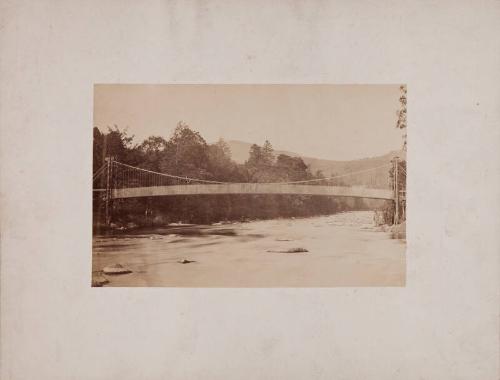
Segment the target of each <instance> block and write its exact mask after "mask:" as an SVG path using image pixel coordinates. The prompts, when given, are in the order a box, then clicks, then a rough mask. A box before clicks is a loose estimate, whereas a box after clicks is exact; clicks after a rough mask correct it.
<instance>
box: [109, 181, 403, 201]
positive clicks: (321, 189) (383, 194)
mask: <svg viewBox="0 0 500 380" xmlns="http://www.w3.org/2000/svg"><path fill="white" fill-rule="evenodd" d="M205 194H296V195H325V196H337V197H355V198H370V199H389V200H391V199H393V193H392V191H391V190H385V189H371V188H365V187H347V186H319V185H317V186H316V185H293V184H273V183H227V184H226V183H225V184H203V185H201V184H195V185H172V186H151V187H130V188H124V189H113V194H112V196H113V198H115V199H116V198H136V197H155V196H169V195H205Z"/></svg>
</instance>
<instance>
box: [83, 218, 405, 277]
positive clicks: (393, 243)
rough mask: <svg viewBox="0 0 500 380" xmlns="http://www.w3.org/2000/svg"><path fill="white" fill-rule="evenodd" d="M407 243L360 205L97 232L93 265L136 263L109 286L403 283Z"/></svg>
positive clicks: (94, 269)
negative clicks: (317, 213) (307, 214)
mask: <svg viewBox="0 0 500 380" xmlns="http://www.w3.org/2000/svg"><path fill="white" fill-rule="evenodd" d="M295 248H303V249H305V250H307V252H300V251H299V252H293V253H284V252H286V251H288V250H292V251H293V249H295ZM405 249H406V248H405V244H404V242H402V241H401V240H398V239H391V233H390V232H389V231H386V232H384V231H382V230H381V228H379V227H375V226H374V224H373V213H372V212H368V211H359V212H345V213H340V214H335V215H331V216H322V217H312V218H302V219H278V220H264V221H253V222H247V223H230V224H220V225H218V224H217V225H210V226H193V225H191V226H169V227H167V228H163V229H154V230H149V231H146V230H141V231H134V232H133V233H121V234H118V235H112V236H96V237H95V238H94V240H93V263H92V267H93V271H94V273H96V274H97V273H99V271H101V270H102V268H104V267H106V266H108V265H112V264H115V263H120V264H122V265H124V266H126V267H127V268H130V269H131V270H132V273H130V274H124V275H115V276H106V279H108V280H109V283H108V284H107V285H105V286H182V287H328V286H404V283H405V266H406V262H405ZM183 260H187V261H189V263H184V264H183V263H182V261H183Z"/></svg>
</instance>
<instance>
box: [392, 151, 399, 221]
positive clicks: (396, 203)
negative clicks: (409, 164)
mask: <svg viewBox="0 0 500 380" xmlns="http://www.w3.org/2000/svg"><path fill="white" fill-rule="evenodd" d="M393 162H394V224H399V183H398V181H399V178H398V172H399V157H398V156H396V157H394V160H393Z"/></svg>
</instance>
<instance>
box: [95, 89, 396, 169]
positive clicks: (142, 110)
mask: <svg viewBox="0 0 500 380" xmlns="http://www.w3.org/2000/svg"><path fill="white" fill-rule="evenodd" d="M399 96H400V94H399V85H124V84H120V85H107V84H102V85H101V84H99V85H95V87H94V126H97V127H99V128H100V129H101V130H102V131H105V130H106V129H107V126H113V125H115V124H116V125H118V127H119V128H120V129H124V128H127V131H128V134H129V135H135V139H134V142H136V143H140V142H141V141H142V140H144V139H145V138H147V137H148V136H151V135H159V136H162V137H164V138H166V139H168V138H169V137H170V136H171V134H172V132H173V130H174V128H175V126H176V125H177V123H178V122H179V121H180V120H183V121H184V122H186V123H187V124H188V125H189V126H190V127H191V128H192V129H194V130H196V131H198V132H200V133H201V135H202V136H203V137H204V138H205V140H206V141H207V142H209V143H210V142H215V141H217V140H218V139H219V138H221V137H222V138H224V139H225V140H241V141H245V142H249V143H257V144H259V145H261V144H262V143H264V141H265V140H266V139H268V140H269V141H271V143H272V145H273V147H274V148H275V149H279V150H287V151H292V152H295V153H299V154H303V155H304V156H309V157H317V158H325V159H332V160H350V159H356V158H364V157H373V156H378V155H383V154H385V153H388V152H389V151H392V150H399V149H401V147H402V135H401V131H399V130H397V129H396V127H395V126H396V120H397V116H396V111H397V110H398V109H399V100H398V99H399Z"/></svg>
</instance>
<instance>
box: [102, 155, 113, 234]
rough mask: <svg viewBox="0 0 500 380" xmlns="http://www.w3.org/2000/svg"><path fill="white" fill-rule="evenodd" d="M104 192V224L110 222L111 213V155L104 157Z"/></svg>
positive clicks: (107, 224)
mask: <svg viewBox="0 0 500 380" xmlns="http://www.w3.org/2000/svg"><path fill="white" fill-rule="evenodd" d="M105 160H106V193H105V196H104V197H105V198H104V199H105V202H106V203H105V209H106V212H105V218H106V221H105V222H106V226H108V227H109V225H110V224H111V214H112V209H113V204H112V202H113V199H112V197H113V157H106V158H105Z"/></svg>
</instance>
